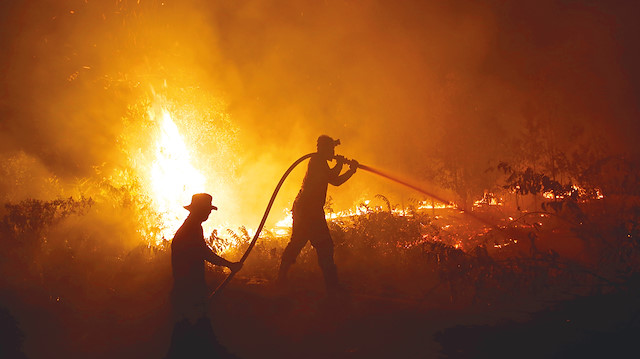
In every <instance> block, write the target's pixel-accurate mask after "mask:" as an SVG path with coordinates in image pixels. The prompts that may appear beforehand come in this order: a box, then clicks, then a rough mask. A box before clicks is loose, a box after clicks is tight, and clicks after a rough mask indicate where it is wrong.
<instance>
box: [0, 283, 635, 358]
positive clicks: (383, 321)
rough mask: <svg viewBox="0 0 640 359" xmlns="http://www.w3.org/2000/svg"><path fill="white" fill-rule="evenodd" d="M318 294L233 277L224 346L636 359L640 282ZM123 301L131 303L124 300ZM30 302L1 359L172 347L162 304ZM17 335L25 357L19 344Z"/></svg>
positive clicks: (245, 352)
mask: <svg viewBox="0 0 640 359" xmlns="http://www.w3.org/2000/svg"><path fill="white" fill-rule="evenodd" d="M318 284H320V283H319V282H318V281H305V282H297V283H296V282H295V281H294V283H292V287H290V288H288V289H285V290H278V291H276V290H275V289H273V288H272V287H271V285H270V283H268V282H267V281H261V280H258V279H256V278H243V277H239V278H237V280H236V281H234V282H233V285H231V286H230V287H229V288H228V289H227V290H226V291H225V292H224V294H223V295H222V296H220V297H219V298H218V299H216V301H215V302H214V303H212V306H211V322H212V324H213V329H214V332H215V333H216V336H217V338H218V341H219V342H220V343H221V344H222V345H224V346H225V347H226V348H227V350H228V351H229V352H230V353H232V354H234V355H235V356H237V357H239V358H514V357H518V358H602V357H615V358H636V357H638V355H640V349H639V348H638V347H637V343H636V340H635V339H637V338H638V336H639V335H640V310H639V306H638V303H640V290H639V288H640V286H639V285H637V284H638V283H628V285H627V286H625V288H622V289H621V290H619V291H616V292H615V293H609V294H597V295H591V296H588V297H579V298H570V297H567V298H566V299H565V300H562V301H558V300H554V301H553V302H548V301H544V300H540V299H538V300H535V301H530V302H524V301H512V300H510V298H503V300H501V301H500V302H498V303H496V304H494V305H486V304H482V305H473V304H471V305H466V306H464V307H460V306H458V305H454V304H452V303H451V302H450V301H448V300H446V298H445V296H446V291H444V290H440V289H438V288H436V289H434V291H433V292H432V298H431V301H429V300H423V301H414V300H408V299H403V298H399V297H397V296H396V297H394V296H392V295H390V294H389V295H370V294H358V293H352V294H351V295H349V296H342V297H338V298H327V297H325V296H324V295H323V293H321V292H319V291H317V290H316V288H319V287H316V285H318ZM10 297H11V296H10V295H9V294H7V296H5V298H10ZM121 300H123V302H121V303H120V305H124V301H126V300H127V299H124V298H121ZM128 300H129V301H130V303H129V304H133V303H134V302H135V299H134V298H129V299H128ZM30 304H32V303H29V302H28V301H27V302H24V301H23V302H22V303H16V302H14V303H12V307H13V310H12V312H11V313H10V312H9V311H7V310H4V311H3V312H2V313H0V314H1V318H2V336H1V338H2V339H0V344H2V346H1V347H2V348H3V349H2V351H1V352H0V353H2V354H3V355H2V357H3V358H23V357H30V358H76V357H77V358H82V357H92V358H102V357H104V358H107V357H109V358H113V357H118V358H162V357H164V355H165V354H166V352H167V350H168V348H169V343H170V338H171V320H170V318H169V315H168V309H169V308H168V305H167V302H166V301H165V300H162V299H158V301H157V302H155V303H147V305H146V308H147V309H146V311H143V312H136V313H130V316H129V318H127V317H126V316H123V314H122V312H121V311H119V310H118V309H117V308H115V307H114V309H113V311H114V312H113V313H109V312H108V311H107V312H103V313H93V315H92V316H91V317H90V318H86V317H84V315H83V314H82V313H80V312H78V311H77V310H74V308H66V307H64V306H63V305H57V306H56V305H55V304H52V305H53V307H51V308H39V309H36V308H33V307H30ZM114 304H116V303H114ZM138 305H141V303H138ZM116 312H117V315H115V314H114V313H116ZM16 318H17V320H15V319H16ZM21 334H22V335H23V336H24V347H23V350H20V348H17V346H16V344H17V343H19V341H20V335H21ZM14 349H15V350H14Z"/></svg>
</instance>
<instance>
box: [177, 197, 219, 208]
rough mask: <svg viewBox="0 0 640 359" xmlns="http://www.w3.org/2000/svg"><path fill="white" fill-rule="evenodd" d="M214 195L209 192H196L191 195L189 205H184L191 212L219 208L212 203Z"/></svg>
mask: <svg viewBox="0 0 640 359" xmlns="http://www.w3.org/2000/svg"><path fill="white" fill-rule="evenodd" d="M212 200H213V197H211V195H210V194H208V193H196V194H194V195H193V196H191V203H190V204H189V205H188V206H184V208H185V209H187V210H189V212H193V211H204V210H207V211H210V210H212V209H215V210H216V211H217V210H218V207H216V206H214V205H212V204H211V201H212Z"/></svg>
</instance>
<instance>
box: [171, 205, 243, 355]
mask: <svg viewBox="0 0 640 359" xmlns="http://www.w3.org/2000/svg"><path fill="white" fill-rule="evenodd" d="M211 200H212V198H211V195H209V194H206V193H198V194H194V195H193V196H192V198H191V204H189V205H188V206H185V207H184V208H186V209H187V210H189V212H190V214H189V216H188V217H187V219H186V220H185V221H184V223H183V224H182V226H181V227H180V229H178V231H177V232H176V235H175V236H174V237H173V241H172V242H171V267H172V270H173V291H172V294H171V297H172V298H171V299H172V304H173V308H174V311H175V314H176V315H177V322H176V324H175V326H174V329H173V336H172V338H171V347H170V348H169V354H168V358H192V357H197V358H200V357H203V358H204V357H207V358H211V357H213V358H219V357H226V355H227V354H226V351H225V350H224V348H223V347H221V346H220V345H219V344H218V343H217V340H216V338H215V336H214V334H213V328H212V327H211V322H210V321H209V319H208V318H207V316H206V304H207V295H208V290H207V283H206V281H205V276H204V273H205V271H204V270H205V267H204V266H205V263H204V262H205V261H207V262H210V263H212V264H215V265H220V266H225V267H228V268H229V269H231V270H232V271H237V270H239V269H240V267H242V264H241V263H239V262H229V261H228V260H226V259H224V258H222V257H220V256H218V255H217V254H215V253H214V252H213V251H212V250H211V248H209V246H207V244H206V243H205V241H204V234H203V230H202V222H204V221H206V220H207V219H208V218H209V214H211V211H212V210H214V209H215V210H217V209H218V208H217V207H215V206H213V205H211Z"/></svg>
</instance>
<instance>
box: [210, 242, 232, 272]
mask: <svg viewBox="0 0 640 359" xmlns="http://www.w3.org/2000/svg"><path fill="white" fill-rule="evenodd" d="M202 245H203V246H204V248H203V250H204V251H205V253H204V259H205V260H206V261H207V262H209V263H211V264H215V265H217V266H223V267H227V268H229V269H231V271H232V272H236V271H238V270H240V268H242V263H240V262H230V261H228V260H226V259H224V258H222V257H220V256H219V255H217V254H215V253H214V252H213V251H212V250H211V248H209V246H208V245H207V244H206V243H204V242H203V243H202Z"/></svg>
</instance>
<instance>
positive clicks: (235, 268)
mask: <svg viewBox="0 0 640 359" xmlns="http://www.w3.org/2000/svg"><path fill="white" fill-rule="evenodd" d="M227 268H229V269H231V271H232V272H237V271H239V270H240V268H242V262H231V263H229V265H228V266H227Z"/></svg>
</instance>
